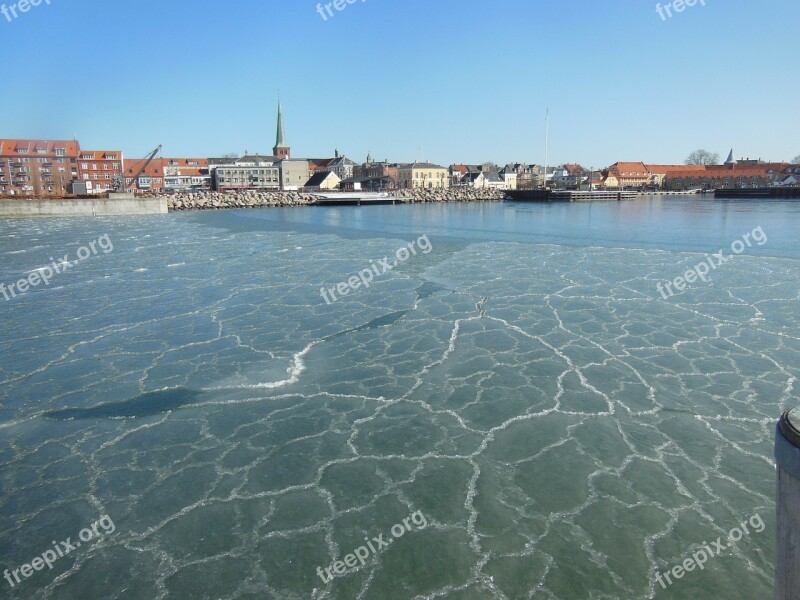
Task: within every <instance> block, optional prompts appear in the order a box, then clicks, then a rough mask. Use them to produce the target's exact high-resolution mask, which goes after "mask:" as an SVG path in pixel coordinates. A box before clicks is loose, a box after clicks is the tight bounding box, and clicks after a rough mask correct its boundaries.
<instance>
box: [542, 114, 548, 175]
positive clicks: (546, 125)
mask: <svg viewBox="0 0 800 600" xmlns="http://www.w3.org/2000/svg"><path fill="white" fill-rule="evenodd" d="M549 144H550V109H549V108H548V109H547V116H546V117H545V126H544V184H543V185H542V188H543V189H545V190H546V189H547V159H548V156H547V153H548V150H549V147H550V146H549Z"/></svg>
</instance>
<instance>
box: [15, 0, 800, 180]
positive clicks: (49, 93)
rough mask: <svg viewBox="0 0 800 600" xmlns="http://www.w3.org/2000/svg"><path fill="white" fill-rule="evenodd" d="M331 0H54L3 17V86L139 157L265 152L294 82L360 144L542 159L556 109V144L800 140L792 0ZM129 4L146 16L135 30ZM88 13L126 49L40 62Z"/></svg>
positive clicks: (337, 142) (444, 158) (26, 122)
mask: <svg viewBox="0 0 800 600" xmlns="http://www.w3.org/2000/svg"><path fill="white" fill-rule="evenodd" d="M316 7H317V3H316V2H313V3H312V2H309V3H302V2H301V3H292V4H291V5H287V6H285V7H281V10H280V11H276V10H275V9H274V7H272V6H269V5H267V4H265V3H257V2H250V1H249V0H243V2H242V3H240V4H239V5H237V8H236V10H233V9H231V10H220V9H219V6H218V5H217V4H216V3H215V4H212V3H211V2H209V1H208V0H201V1H200V2H197V3H192V4H189V3H188V2H187V1H185V0H176V1H175V2H172V3H169V4H168V5H162V4H157V3H155V2H154V0H143V2H142V3H141V10H140V11H137V12H136V13H135V14H130V12H129V11H127V10H125V7H124V6H122V5H120V6H117V5H114V4H98V3H94V2H87V3H81V4H79V5H76V4H70V3H65V2H59V1H58V0H53V1H52V2H51V3H49V4H44V3H42V4H41V5H39V6H38V7H36V8H35V9H33V10H30V11H29V12H27V13H25V14H19V15H18V17H17V18H15V19H13V20H12V21H7V20H6V19H4V18H2V17H0V36H2V37H3V39H4V41H5V42H6V44H7V46H8V47H13V48H24V49H25V51H24V52H20V53H19V54H18V55H17V56H15V69H16V71H15V72H16V73H17V75H16V83H14V86H17V87H15V88H12V89H19V90H24V95H23V96H22V97H20V96H19V95H15V94H8V95H4V97H3V98H2V99H0V110H2V113H3V114H4V115H7V118H6V119H5V120H4V121H5V122H4V125H3V130H2V131H0V135H2V136H3V137H5V138H34V139H73V137H75V138H77V139H80V140H81V141H82V143H83V144H85V145H86V146H87V147H92V148H104V147H119V148H120V149H121V150H123V151H124V152H125V154H126V156H129V157H141V156H145V155H146V154H147V152H148V151H150V150H151V149H152V148H153V147H155V146H156V145H158V144H163V146H164V148H165V152H166V153H167V154H169V155H172V156H204V155H220V154H229V153H234V152H235V153H239V154H241V153H243V152H244V150H249V151H250V152H256V151H258V152H262V153H266V152H268V150H269V147H270V145H271V142H272V137H273V136H272V134H273V132H274V130H273V118H272V115H273V110H274V106H275V104H276V102H277V100H278V97H279V96H280V98H281V100H282V101H283V105H284V111H285V120H286V128H287V135H288V137H289V141H290V142H291V143H292V144H293V146H294V147H295V148H296V151H297V152H299V153H300V154H302V155H304V156H320V155H322V156H324V155H327V154H330V153H331V152H332V151H333V150H334V149H335V148H337V147H338V148H339V149H340V150H341V151H342V152H344V153H346V155H347V156H349V157H352V158H353V159H354V160H359V161H360V160H363V159H364V157H365V156H366V155H367V153H371V154H372V155H373V156H375V157H380V158H381V159H383V158H387V159H389V160H394V161H412V160H415V159H417V160H422V159H423V158H424V159H425V160H429V161H432V162H435V163H438V164H450V163H453V162H471V163H479V162H483V161H487V160H490V161H493V162H496V163H497V164H505V163H508V162H526V163H537V164H542V163H544V162H545V156H544V154H545V149H544V146H545V144H544V138H545V114H546V111H547V110H548V109H549V111H550V146H549V160H548V162H549V163H550V164H558V163H565V162H580V163H581V164H584V165H587V166H594V167H596V168H599V167H602V166H607V165H609V164H612V163H613V162H614V161H616V160H621V159H624V160H640V159H642V160H649V161H653V162H656V163H675V162H681V161H683V160H684V159H685V157H686V156H687V155H688V153H689V152H691V151H693V150H695V149H697V148H706V149H708V150H710V151H712V152H716V153H719V154H721V155H725V154H726V153H727V151H728V150H729V149H730V148H731V147H734V148H736V149H737V151H738V152H739V153H741V156H742V157H745V158H746V157H748V156H749V157H750V158H762V159H763V160H765V161H780V160H791V159H792V158H793V157H794V156H795V155H797V153H798V152H799V151H800V150H798V149H797V148H796V147H794V145H795V144H796V142H794V140H796V139H797V138H798V137H800V135H798V134H800V125H798V124H797V123H795V122H794V121H793V120H792V119H782V118H781V116H782V115H790V114H793V110H794V106H795V105H796V100H797V98H798V97H800V83H798V82H797V80H796V78H792V77H787V73H788V71H787V68H786V67H785V66H784V65H783V62H785V61H784V58H786V57H790V56H792V52H793V50H794V41H793V40H794V37H795V31H794V27H793V24H794V23H796V22H798V19H800V7H798V6H797V5H796V3H793V2H790V1H789V0H776V2H775V3H774V5H773V6H772V7H771V9H770V10H769V11H764V10H760V9H759V8H758V6H756V5H754V4H752V3H747V2H744V1H743V0H730V1H729V2H726V3H725V4H724V5H723V4H721V3H718V2H711V1H706V2H705V4H704V5H700V4H698V5H696V6H694V7H693V8H691V9H690V10H686V11H683V12H681V13H677V12H674V11H673V12H672V13H670V14H671V17H670V18H669V19H667V20H663V19H662V18H660V17H659V15H658V13H657V11H656V5H655V3H653V4H651V3H641V4H640V5H639V6H633V7H631V6H620V5H613V4H611V5H603V4H597V3H592V2H590V1H589V0H578V1H577V2H576V3H574V5H571V7H570V11H569V14H566V13H565V12H564V10H563V8H561V5H560V4H558V3H557V2H555V1H554V0H542V1H541V2H538V3H535V4H533V5H531V4H530V3H524V2H522V1H521V0H520V1H516V0H512V1H510V2H508V3H505V4H504V5H503V6H502V9H489V8H488V7H486V6H485V5H482V4H478V3H477V2H467V3H458V4H455V3H453V2H447V1H446V2H442V3H437V4H434V5H430V4H426V3H424V2H422V0H408V1H406V2H403V3H399V2H388V1H387V2H382V3H379V2H364V3H361V2H358V3H354V4H352V5H350V4H347V10H344V11H339V12H334V13H333V14H334V15H335V16H332V17H330V16H329V17H328V18H327V20H323V19H322V18H321V17H320V15H319V14H318V13H317V10H316ZM456 8H458V10H455V9H456ZM151 11H152V12H151ZM328 13H329V11H327V10H326V14H328ZM150 14H157V15H158V18H150V17H145V15H150ZM210 14H213V19H210V18H208V17H209V15H210ZM575 15H580V18H578V19H576V18H574V16H575ZM776 15H780V18H777V17H776ZM120 23H125V24H126V27H127V30H129V31H131V32H133V33H132V34H131V35H119V31H120ZM178 24H180V25H178ZM78 30H80V31H86V32H89V34H90V35H91V40H92V44H93V45H95V46H96V47H106V48H109V49H111V50H110V51H109V53H108V55H107V57H106V58H101V57H98V58H96V59H92V61H90V62H91V64H92V66H91V67H89V68H88V70H87V71H85V73H86V76H85V77H84V78H82V77H79V76H76V73H78V72H77V71H76V70H75V69H71V68H63V69H61V68H55V67H53V68H52V69H49V71H48V76H47V77H44V78H42V77H35V76H33V73H35V72H37V71H38V70H39V69H40V68H41V65H42V64H48V63H47V61H48V56H50V55H52V48H53V47H68V46H70V45H72V44H74V43H75V36H74V34H73V32H74V31H78ZM226 31H236V32H237V35H236V36H228V35H222V34H223V33H224V32H226ZM37 39H41V40H45V39H46V40H48V43H47V44H34V43H30V42H31V41H32V40H37ZM631 48H636V51H635V52H634V51H632V50H631ZM108 57H113V60H112V59H110V58H108ZM87 64H90V63H87ZM301 65H302V66H303V67H302V68H301ZM778 84H779V85H780V87H781V93H780V94H777V93H773V90H772V89H771V88H772V86H774V85H778ZM278 90H280V92H279V91H278ZM748 114H749V115H752V118H743V115H748ZM771 123H772V124H773V125H774V126H773V125H771ZM777 123H780V126H778V125H777ZM737 158H738V156H737Z"/></svg>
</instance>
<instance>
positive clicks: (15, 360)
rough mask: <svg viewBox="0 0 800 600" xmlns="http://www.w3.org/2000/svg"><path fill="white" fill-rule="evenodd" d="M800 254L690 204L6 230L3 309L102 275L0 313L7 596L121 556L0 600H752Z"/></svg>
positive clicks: (765, 590)
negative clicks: (701, 272)
mask: <svg viewBox="0 0 800 600" xmlns="http://www.w3.org/2000/svg"><path fill="white" fill-rule="evenodd" d="M799 225H800V204H798V203H796V202H795V203H792V202H788V201H787V202H781V201H773V202H760V203H749V202H714V201H710V200H708V201H705V200H698V199H696V198H688V197H687V198H669V199H666V200H663V201H659V200H646V201H638V202H622V203H608V204H594V205H592V204H586V205H523V204H474V205H424V206H421V205H417V206H388V207H362V208H355V207H347V208H342V207H338V208H336V207H331V208H323V207H316V208H301V209H274V210H261V211H258V210H256V211H244V210H243V211H226V212H209V213H193V214H179V215H169V216H167V217H136V218H131V219H125V220H118V219H94V220H88V219H48V220H18V221H17V220H15V221H7V222H4V223H2V224H0V229H2V239H0V256H2V257H3V259H4V260H3V262H2V264H0V282H5V283H10V282H12V281H16V280H18V279H20V278H21V277H27V276H28V273H30V272H31V271H33V270H35V269H39V268H41V267H42V266H43V265H46V264H48V263H49V262H50V261H49V260H48V259H50V257H57V258H59V257H61V256H63V255H65V254H69V255H70V256H73V257H74V256H75V254H76V252H77V249H78V248H79V247H80V246H82V245H84V244H87V243H88V242H89V241H91V240H95V239H98V238H99V237H100V236H102V235H105V234H107V235H108V236H109V239H111V240H112V241H113V245H114V249H113V251H111V252H108V253H106V254H104V253H99V254H97V255H95V256H91V257H89V258H87V259H86V260H84V261H81V262H80V263H79V264H77V265H75V266H74V267H73V268H71V269H69V270H68V271H66V272H65V273H62V274H59V275H56V276H54V277H53V279H52V280H51V281H50V283H49V285H47V286H42V285H40V286H38V287H36V288H35V289H31V290H30V291H28V292H27V293H24V294H20V295H19V296H18V297H16V298H12V299H11V300H9V301H6V300H5V299H3V298H2V297H0V316H2V333H0V336H1V337H0V340H2V349H3V352H2V356H1V357H0V400H1V404H0V460H2V465H3V468H2V473H1V474H0V485H1V486H2V498H1V499H0V568H4V569H9V570H13V569H17V568H19V567H20V565H23V564H25V563H29V562H30V561H31V560H32V559H34V558H35V557H37V556H40V555H41V554H42V553H43V552H44V551H45V550H47V549H48V548H50V547H52V541H53V540H66V539H67V538H68V537H72V539H73V540H75V539H77V538H78V532H80V531H81V530H82V529H83V528H85V527H87V526H89V525H90V524H91V523H93V522H95V521H96V520H97V519H98V518H100V517H101V516H103V515H108V516H109V517H110V518H111V519H113V522H114V524H115V526H116V527H115V531H114V532H113V533H110V534H107V535H103V536H102V537H101V538H99V539H96V540H93V542H91V543H87V544H84V545H83V546H81V547H79V548H76V549H75V550H74V551H71V552H70V553H69V554H68V555H66V556H64V557H62V558H59V560H58V561H57V562H55V563H54V565H53V568H52V570H50V569H48V568H47V567H46V566H45V567H44V568H43V569H42V570H40V571H35V572H34V573H33V574H32V575H31V576H30V577H28V578H24V579H23V580H22V581H20V582H18V583H17V582H14V583H15V585H14V586H13V587H12V585H10V584H9V583H8V582H7V581H3V582H0V585H2V586H4V588H3V589H4V597H5V596H6V595H7V596H8V597H11V598H58V599H62V598H63V599H68V598H69V599H72V598H74V599H81V600H83V599H87V598H113V599H120V600H121V599H129V598H130V599H137V600H138V599H141V598H170V599H172V598H174V599H187V600H188V599H193V600H194V599H197V598H224V599H250V598H253V599H255V598H259V599H261V598H274V599H281V600H284V599H294V598H298V599H299V598H335V599H339V598H341V599H349V598H364V599H395V598H396V599H403V600H405V599H409V598H415V597H419V598H454V599H459V600H467V599H485V598H497V599H501V598H507V599H519V598H529V597H535V598H543V599H552V600H556V599H558V600H571V599H576V598H594V599H601V598H603V599H612V598H626V599H627V598H639V599H647V598H651V597H655V598H686V599H690V598H691V599H694V598H767V597H770V595H771V587H772V569H773V565H774V550H773V540H774V517H773V511H774V467H773V460H772V456H771V454H772V436H773V431H774V429H773V428H774V423H775V421H776V419H777V418H778V416H779V415H780V413H781V411H782V410H783V409H784V408H786V407H788V406H791V405H797V404H800V402H798V385H799V384H798V382H797V377H798V373H799V372H800V327H799V326H798V310H799V309H798V306H799V305H798V299H799V298H798V294H799V291H800V262H799V260H798V259H800V243H798V236H797V231H798V226H799ZM756 227H761V228H762V229H763V231H764V232H765V234H766V236H767V238H768V241H767V242H766V243H764V244H763V245H753V246H752V247H751V248H748V249H747V250H746V251H745V252H743V253H742V254H741V255H739V256H735V257H733V258H731V260H729V261H728V262H727V263H725V264H724V265H722V266H720V267H719V268H718V269H715V270H714V271H713V273H712V274H711V276H710V280H709V281H708V282H707V283H704V282H702V281H696V282H694V283H692V284H689V285H687V286H686V289H685V290H684V291H683V292H682V293H679V294H677V295H675V296H674V297H670V298H668V299H666V300H665V299H664V298H663V297H662V296H661V295H659V293H658V291H657V288H656V285H657V284H658V283H659V282H664V281H673V280H674V279H675V278H676V277H678V276H681V275H682V274H684V273H685V272H686V271H687V269H690V268H692V267H693V266H694V265H696V264H698V263H699V262H700V261H702V260H704V257H705V256H706V255H707V254H710V253H715V252H718V251H719V250H720V249H721V248H724V249H726V252H727V253H728V254H731V252H730V246H731V243H732V242H734V241H735V240H737V239H742V236H743V234H745V233H748V232H751V231H753V230H754V229H755V228H756ZM421 235H427V236H428V238H429V240H430V242H431V247H432V250H431V251H430V252H429V253H421V252H420V253H417V254H416V255H412V256H410V257H409V258H408V259H407V260H405V261H402V264H398V266H397V267H395V268H393V269H391V271H388V272H386V273H381V274H380V276H376V277H375V278H374V281H373V282H372V283H371V284H370V287H369V288H368V289H365V288H364V287H363V286H361V287H360V288H359V289H355V290H352V291H350V292H348V294H347V295H345V296H343V297H341V298H339V299H338V300H337V301H336V302H333V303H327V302H326V301H325V300H324V299H323V297H322V296H321V294H320V288H321V287H325V288H332V287H334V286H336V285H337V284H339V283H340V282H346V281H348V278H349V277H350V276H351V275H353V274H354V273H358V272H359V271H361V270H363V269H365V268H368V267H370V264H371V263H370V261H371V260H372V261H376V262H377V261H378V260H379V259H381V258H383V257H393V256H395V255H396V254H395V253H396V251H397V249H399V248H401V247H404V246H405V247H407V245H408V243H409V242H411V241H412V240H416V239H418V238H419V236H421ZM417 511H418V512H421V513H422V514H423V515H424V516H425V519H426V523H427V525H426V526H425V527H424V528H415V527H413V525H412V527H411V529H412V530H410V531H407V532H406V533H405V534H404V535H403V536H402V537H398V538H396V539H393V540H392V543H391V544H390V545H389V546H387V547H384V548H380V549H377V548H376V550H377V551H376V552H370V556H369V558H368V560H366V562H365V564H364V565H363V566H362V565H361V564H360V563H359V564H358V565H357V566H356V567H354V568H348V569H347V570H346V572H344V573H342V574H336V575H335V577H333V579H332V581H326V582H323V579H328V578H327V577H320V576H319V575H318V567H322V569H323V572H324V569H325V568H326V567H328V566H329V565H331V564H332V563H334V562H335V561H337V560H343V559H344V557H345V556H346V555H347V554H348V553H350V552H352V551H353V550H354V549H356V548H358V547H360V546H362V545H364V544H366V542H365V538H368V539H371V538H373V537H378V536H379V535H380V534H383V535H384V537H389V538H391V537H392V536H391V534H390V533H389V532H390V531H392V527H393V526H394V525H396V524H400V523H402V522H403V520H404V519H407V518H408V517H409V515H411V514H412V513H415V512H417ZM756 514H759V515H761V516H762V517H763V519H764V522H765V523H766V529H765V530H764V531H763V532H760V533H755V532H754V533H751V534H750V535H747V536H745V537H744V538H743V539H741V540H740V541H738V542H737V543H736V544H733V545H732V547H731V548H730V549H729V550H728V551H727V553H726V554H724V555H722V556H719V557H716V558H713V559H711V560H710V561H709V562H708V564H706V565H705V568H704V569H702V570H695V571H694V572H691V573H687V574H686V576H685V577H683V578H682V579H680V580H679V581H674V582H673V584H672V585H670V586H668V587H666V588H664V587H662V586H660V585H659V584H658V583H657V582H656V574H657V573H659V572H660V573H663V572H665V571H668V570H669V569H671V568H672V567H673V565H680V564H681V563H682V562H683V560H684V559H685V558H686V557H688V556H691V554H692V552H693V551H695V550H696V549H697V548H699V547H701V546H702V545H703V544H706V543H709V544H710V543H711V541H712V540H717V539H718V538H719V537H722V538H725V537H726V536H727V535H728V532H729V531H730V530H731V529H732V528H734V527H736V526H737V525H739V524H741V523H742V522H743V521H744V520H745V519H748V518H750V517H751V516H753V515H756ZM12 581H14V580H13V577H12Z"/></svg>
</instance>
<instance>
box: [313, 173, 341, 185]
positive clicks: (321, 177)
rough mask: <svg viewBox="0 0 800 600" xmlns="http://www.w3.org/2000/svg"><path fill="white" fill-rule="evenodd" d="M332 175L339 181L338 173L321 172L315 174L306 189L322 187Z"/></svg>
mask: <svg viewBox="0 0 800 600" xmlns="http://www.w3.org/2000/svg"><path fill="white" fill-rule="evenodd" d="M331 175H333V176H334V177H336V178H337V179H338V176H337V175H336V173H334V172H332V171H320V172H319V173H314V174H313V175H312V176H311V178H310V179H309V180H308V181H306V184H305V187H316V186H318V185H322V184H323V183H325V180H326V179H328V177H330V176H331Z"/></svg>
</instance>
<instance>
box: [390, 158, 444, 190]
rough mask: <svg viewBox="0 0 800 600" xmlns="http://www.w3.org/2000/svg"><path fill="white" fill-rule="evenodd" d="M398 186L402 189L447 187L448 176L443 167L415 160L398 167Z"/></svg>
mask: <svg viewBox="0 0 800 600" xmlns="http://www.w3.org/2000/svg"><path fill="white" fill-rule="evenodd" d="M399 176H400V179H399V182H398V184H399V187H400V188H403V189H448V188H449V187H450V177H449V174H448V171H447V169H446V168H445V167H442V166H439V165H435V164H433V163H428V162H415V163H413V164H411V165H403V166H401V167H400V169H399Z"/></svg>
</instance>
